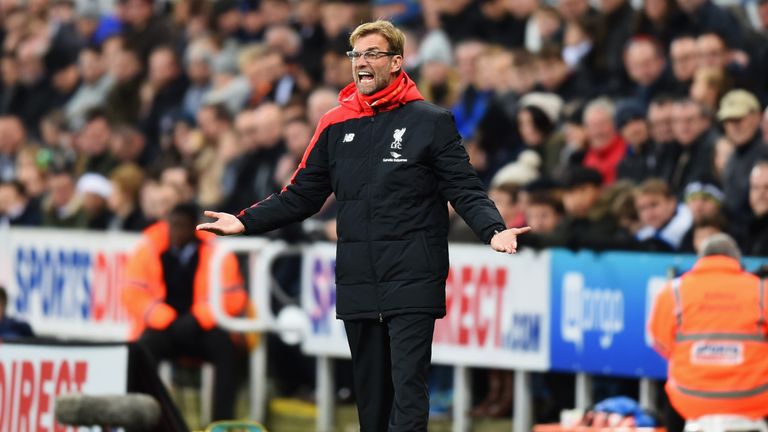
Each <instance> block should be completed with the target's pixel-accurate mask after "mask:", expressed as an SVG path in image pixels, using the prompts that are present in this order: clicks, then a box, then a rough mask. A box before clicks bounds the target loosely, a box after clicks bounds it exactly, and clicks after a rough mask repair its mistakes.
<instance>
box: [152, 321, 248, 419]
mask: <svg viewBox="0 0 768 432" xmlns="http://www.w3.org/2000/svg"><path fill="white" fill-rule="evenodd" d="M139 343H141V344H143V345H144V346H145V347H146V348H147V350H148V351H149V353H150V355H151V356H152V358H153V361H154V362H155V365H157V363H158V362H160V361H161V360H171V359H175V358H178V357H182V356H189V357H194V358H200V359H203V360H205V361H207V362H210V363H212V364H213V367H214V370H215V371H214V383H213V413H212V416H213V419H212V420H231V419H233V418H234V414H235V399H236V396H237V366H238V364H237V358H238V348H237V347H236V346H235V344H234V342H233V341H232V339H231V338H230V336H229V333H227V332H225V331H224V330H222V329H220V328H218V327H214V328H212V329H211V330H203V329H202V328H201V327H200V326H199V325H198V324H197V321H196V320H195V319H194V317H193V316H192V315H183V316H182V317H180V318H178V319H176V321H174V322H173V323H171V325H170V326H168V328H166V329H165V330H153V329H146V330H145V331H144V333H142V334H141V337H140V338H139Z"/></svg>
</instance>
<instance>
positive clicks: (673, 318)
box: [648, 255, 768, 419]
mask: <svg viewBox="0 0 768 432" xmlns="http://www.w3.org/2000/svg"><path fill="white" fill-rule="evenodd" d="M765 297H766V296H765V286H764V284H763V281H761V280H759V279H758V278H757V277H756V276H754V275H752V274H751V273H748V272H746V271H743V270H742V269H741V265H740V264H739V262H738V261H737V260H735V259H732V258H729V257H726V256H719V255H716V256H707V257H703V258H701V259H700V260H699V261H698V262H697V263H696V265H695V266H694V267H693V269H692V270H691V271H689V272H687V273H685V274H684V275H683V276H682V277H680V278H678V279H675V280H674V281H672V282H671V283H670V284H668V285H667V286H666V287H665V288H664V289H663V290H662V291H661V292H660V293H659V295H658V296H657V297H656V299H655V302H654V307H653V310H652V312H651V317H650V321H649V323H648V325H649V330H650V333H651V335H652V336H653V341H654V345H655V348H656V349H657V350H658V351H659V353H660V354H661V355H662V356H664V357H665V358H667V360H668V361H669V366H668V367H669V368H668V376H667V385H666V390H667V394H668V395H669V400H670V402H671V403H672V406H674V407H675V409H676V410H677V411H678V412H679V413H680V414H681V415H682V416H683V417H685V418H686V419H695V418H698V417H701V416H704V415H709V414H734V415H742V416H746V417H750V418H762V417H765V416H766V415H768V328H767V327H766V321H765V317H766V311H767V310H768V307H766V298H765Z"/></svg>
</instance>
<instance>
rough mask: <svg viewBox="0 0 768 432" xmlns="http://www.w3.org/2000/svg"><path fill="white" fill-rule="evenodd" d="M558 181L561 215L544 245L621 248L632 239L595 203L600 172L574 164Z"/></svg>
mask: <svg viewBox="0 0 768 432" xmlns="http://www.w3.org/2000/svg"><path fill="white" fill-rule="evenodd" d="M562 183H563V207H565V217H564V218H563V219H562V221H561V222H560V224H558V226H557V228H556V229H555V232H554V233H553V234H552V235H551V236H548V238H547V239H546V240H545V241H544V245H546V246H563V247H568V248H571V249H580V248H589V249H623V248H626V247H630V246H631V245H632V244H633V243H634V240H633V239H632V238H631V236H630V235H629V233H627V232H625V231H624V230H622V229H621V228H620V227H619V226H618V223H617V221H616V220H615V219H614V218H613V217H612V216H611V215H610V214H609V212H608V211H606V209H605V208H604V207H602V206H600V205H599V203H600V198H601V194H602V185H603V177H602V176H601V175H600V172H598V171H597V170H595V169H592V168H586V167H582V166H575V167H572V168H570V169H569V170H568V171H567V172H566V173H565V175H564V176H563V180H562Z"/></svg>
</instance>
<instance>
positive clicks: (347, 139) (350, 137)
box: [344, 133, 355, 142]
mask: <svg viewBox="0 0 768 432" xmlns="http://www.w3.org/2000/svg"><path fill="white" fill-rule="evenodd" d="M353 139H355V134H353V133H348V134H346V135H344V142H352V140H353Z"/></svg>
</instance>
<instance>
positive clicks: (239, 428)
mask: <svg viewBox="0 0 768 432" xmlns="http://www.w3.org/2000/svg"><path fill="white" fill-rule="evenodd" d="M205 432H267V428H265V427H264V426H262V425H261V424H259V423H256V422H252V421H217V422H213V423H211V424H210V425H208V427H207V428H205Z"/></svg>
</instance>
